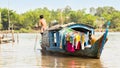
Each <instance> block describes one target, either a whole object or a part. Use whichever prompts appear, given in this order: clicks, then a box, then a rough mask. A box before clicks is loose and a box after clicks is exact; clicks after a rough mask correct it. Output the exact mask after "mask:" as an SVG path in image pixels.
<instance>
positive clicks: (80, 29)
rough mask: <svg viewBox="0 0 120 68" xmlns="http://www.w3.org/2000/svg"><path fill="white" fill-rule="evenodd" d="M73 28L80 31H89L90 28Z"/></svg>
mask: <svg viewBox="0 0 120 68" xmlns="http://www.w3.org/2000/svg"><path fill="white" fill-rule="evenodd" d="M72 29H73V30H76V31H79V32H84V33H87V32H88V31H89V30H86V29H84V28H72Z"/></svg>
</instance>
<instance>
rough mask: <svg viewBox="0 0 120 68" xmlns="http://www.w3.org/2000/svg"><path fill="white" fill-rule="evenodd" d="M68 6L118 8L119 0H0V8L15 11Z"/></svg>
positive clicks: (74, 7) (76, 7)
mask: <svg viewBox="0 0 120 68" xmlns="http://www.w3.org/2000/svg"><path fill="white" fill-rule="evenodd" d="M67 5H68V6H70V7H71V8H72V9H73V10H79V9H84V8H86V9H87V10H89V8H90V7H94V8H97V7H104V6H112V7H114V8H115V9H117V10H120V6H119V5H120V0H0V8H9V9H11V10H14V11H16V12H17V13H24V12H26V11H29V10H34V9H37V8H43V7H47V8H48V9H54V10H56V9H58V8H59V9H63V8H65V7H66V6H67Z"/></svg>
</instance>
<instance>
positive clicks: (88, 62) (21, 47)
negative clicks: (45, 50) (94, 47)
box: [0, 32, 120, 68]
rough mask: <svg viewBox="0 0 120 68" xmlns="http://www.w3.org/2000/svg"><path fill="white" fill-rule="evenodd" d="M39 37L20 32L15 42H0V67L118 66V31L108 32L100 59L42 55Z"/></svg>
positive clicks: (72, 67) (119, 57) (119, 54)
mask: <svg viewBox="0 0 120 68" xmlns="http://www.w3.org/2000/svg"><path fill="white" fill-rule="evenodd" d="M101 34H102V33H96V35H97V36H100V35H101ZM36 36H37V37H38V38H36ZM39 38H40V35H39V34H35V33H31V34H27V33H21V34H19V35H18V38H17V35H16V34H15V43H12V42H11V43H7V44H0V68H120V63H119V60H120V53H119V52H120V49H119V48H120V46H119V45H120V44H119V42H120V32H110V33H109V36H108V41H107V43H106V44H105V47H104V50H103V53H102V55H101V58H100V59H91V58H81V57H70V56H69V57H65V56H53V55H43V54H42V53H41V51H40V49H41V47H40V42H39V41H40V40H39ZM17 39H18V41H17Z"/></svg>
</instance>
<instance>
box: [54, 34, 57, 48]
mask: <svg viewBox="0 0 120 68" xmlns="http://www.w3.org/2000/svg"><path fill="white" fill-rule="evenodd" d="M56 40H57V37H56V33H55V32H54V41H53V42H54V46H55V47H56V46H57V43H56Z"/></svg>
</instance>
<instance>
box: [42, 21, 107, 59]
mask: <svg viewBox="0 0 120 68" xmlns="http://www.w3.org/2000/svg"><path fill="white" fill-rule="evenodd" d="M107 26H109V23H108V24H107ZM65 28H68V29H72V30H75V31H77V32H82V33H84V34H85V35H86V37H87V38H88V39H87V40H86V41H84V43H87V44H86V47H85V46H84V49H79V50H75V51H74V52H69V51H67V50H66V47H67V44H64V43H66V40H65V39H66V38H65V34H64V32H62V33H61V31H64V30H65ZM65 32H66V31H65ZM90 34H91V35H94V34H95V31H94V28H93V27H91V26H88V25H85V24H75V23H69V24H66V25H55V26H53V27H51V28H49V29H48V30H47V31H45V32H44V33H43V36H42V44H41V47H42V52H51V53H57V54H63V55H72V56H81V57H91V58H100V55H101V54H102V51H103V48H104V45H105V43H106V41H107V35H108V27H107V28H106V30H105V32H104V34H103V35H101V37H100V38H99V39H97V40H96V41H95V42H94V44H91V47H87V45H90V43H89V40H90V37H89V36H90Z"/></svg>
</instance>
